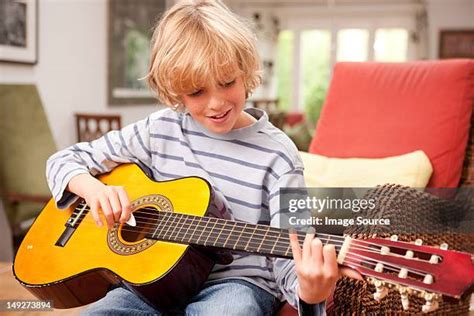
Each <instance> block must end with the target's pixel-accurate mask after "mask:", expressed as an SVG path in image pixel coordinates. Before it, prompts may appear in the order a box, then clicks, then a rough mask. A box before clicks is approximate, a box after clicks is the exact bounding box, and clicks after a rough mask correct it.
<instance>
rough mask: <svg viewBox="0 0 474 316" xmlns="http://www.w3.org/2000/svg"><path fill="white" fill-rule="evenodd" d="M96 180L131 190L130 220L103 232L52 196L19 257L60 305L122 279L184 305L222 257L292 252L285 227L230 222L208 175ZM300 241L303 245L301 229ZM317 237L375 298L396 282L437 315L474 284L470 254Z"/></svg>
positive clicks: (23, 270) (158, 299) (21, 267)
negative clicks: (444, 301)
mask: <svg viewBox="0 0 474 316" xmlns="http://www.w3.org/2000/svg"><path fill="white" fill-rule="evenodd" d="M99 179H100V180H101V181H102V182H103V183H105V184H107V185H121V186H123V187H124V188H125V190H126V191H127V193H128V195H129V197H130V200H131V201H132V212H133V213H132V214H133V219H134V220H133V221H129V222H127V223H125V224H118V223H117V224H115V226H114V227H113V228H112V229H108V228H107V227H106V226H104V227H102V228H99V227H97V226H96V224H95V221H94V220H93V218H92V215H91V214H90V212H89V208H88V206H87V205H86V204H85V202H84V201H79V202H78V203H76V204H75V205H74V206H72V207H70V208H69V209H66V210H59V209H57V208H56V206H55V203H54V201H53V200H50V201H49V202H48V204H47V205H46V206H45V208H44V209H43V211H42V212H41V213H40V214H39V216H38V217H37V218H36V220H35V222H34V223H33V225H32V227H31V228H30V230H29V231H28V233H27V235H26V237H25V238H24V240H23V242H22V244H21V246H20V248H19V250H18V252H17V254H16V257H15V261H14V265H13V270H14V275H15V277H16V278H17V280H18V281H19V282H20V283H21V284H22V285H23V286H25V287H26V288H27V289H28V290H29V291H31V292H32V293H33V294H34V295H35V296H36V297H38V298H40V299H45V300H46V299H47V300H53V302H54V307H55V308H71V307H76V306H80V305H84V304H88V303H91V302H94V301H96V300H98V299H100V298H102V297H103V296H104V295H105V294H106V292H107V291H108V290H109V289H110V287H111V286H112V285H117V284H119V283H123V284H124V285H125V286H127V287H128V288H130V289H131V290H132V291H134V292H135V293H136V294H137V295H139V296H140V297H142V298H143V299H144V300H146V301H147V302H148V303H150V304H152V305H153V306H155V307H157V308H162V309H167V308H169V307H177V306H180V305H184V304H186V302H187V300H188V299H189V298H190V297H192V296H193V295H194V294H195V293H197V292H198V291H199V289H200V288H201V286H202V285H203V283H204V282H205V280H206V278H207V277H208V275H209V273H210V272H211V270H212V268H213V266H214V264H215V263H216V262H220V263H223V262H227V263H229V262H230V261H231V260H232V256H231V253H230V252H235V251H238V252H247V253H253V254H258V255H262V256H272V257H281V258H292V253H291V246H290V242H289V234H288V231H287V230H284V229H280V228H275V227H270V226H265V225H252V224H248V223H244V222H237V221H232V220H230V217H229V216H228V213H227V212H226V208H225V206H224V203H223V202H222V200H220V199H219V198H218V195H216V194H215V193H214V192H213V190H212V188H211V186H210V185H209V183H208V182H207V181H205V180H204V179H201V178H198V177H187V178H182V179H177V180H172V181H164V182H155V181H153V180H150V177H148V176H147V175H146V174H145V172H143V171H142V170H141V169H140V168H139V167H138V166H137V165H134V164H124V165H121V166H119V167H117V168H115V169H114V170H113V171H112V172H110V173H108V174H104V175H101V176H100V177H99ZM298 237H299V239H300V241H301V242H302V241H303V239H304V233H303V232H301V233H298ZM317 237H319V238H320V239H321V240H322V241H323V243H332V244H334V245H335V246H336V250H337V253H338V257H337V259H338V263H339V264H341V265H346V266H349V267H351V268H353V269H355V270H357V271H358V272H359V273H361V274H362V275H364V276H366V278H367V279H368V280H369V282H372V283H373V284H375V286H376V289H377V290H376V292H375V293H374V298H375V299H377V300H380V299H382V298H383V297H384V296H385V295H386V294H387V287H389V286H394V285H395V286H397V287H398V289H399V290H400V293H401V295H402V303H403V302H404V303H403V307H404V308H408V304H409V301H408V294H410V295H420V296H423V297H424V298H425V299H426V304H425V305H424V306H423V311H425V312H427V311H432V310H434V309H436V308H437V306H438V299H439V298H440V297H441V296H442V295H445V296H449V297H454V298H459V297H460V296H461V295H462V294H463V293H464V292H465V291H467V289H468V288H470V287H471V286H472V284H473V283H474V267H473V264H472V262H471V254H468V253H463V252H458V251H452V250H447V249H446V247H443V246H442V247H432V246H426V245H422V244H421V243H420V242H419V241H417V242H415V243H407V242H400V241H397V240H396V238H391V239H382V238H371V239H364V240H357V239H353V238H350V237H347V236H346V237H341V236H335V235H325V234H318V235H317Z"/></svg>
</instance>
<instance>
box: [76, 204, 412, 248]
mask: <svg viewBox="0 0 474 316" xmlns="http://www.w3.org/2000/svg"><path fill="white" fill-rule="evenodd" d="M143 209H146V210H150V211H154V213H145V214H146V215H151V217H154V219H158V218H159V216H160V215H161V214H166V215H169V214H171V216H175V217H178V216H179V215H181V216H188V217H196V218H200V219H213V218H212V217H200V216H193V215H188V214H183V213H168V212H160V211H157V210H156V209H154V208H143ZM155 213H156V214H155ZM81 216H82V217H84V216H85V215H83V214H81ZM134 216H136V215H135V214H134ZM214 219H217V220H221V221H224V222H232V223H245V222H236V221H230V220H226V219H221V218H214ZM180 220H181V219H179V218H178V221H180ZM158 225H159V224H158ZM223 225H225V224H223ZM251 225H254V226H260V227H256V228H255V229H257V228H259V229H262V230H263V231H261V232H262V234H263V233H264V232H265V229H266V228H267V227H268V226H265V225H259V224H251ZM319 235H320V236H329V238H339V239H345V237H343V236H338V235H331V234H324V233H319ZM358 241H359V243H360V244H368V245H372V246H375V247H380V245H379V244H377V243H373V242H366V241H362V240H358ZM406 250H407V249H406Z"/></svg>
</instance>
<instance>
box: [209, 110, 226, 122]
mask: <svg viewBox="0 0 474 316" xmlns="http://www.w3.org/2000/svg"><path fill="white" fill-rule="evenodd" d="M229 113H230V110H227V111H226V112H224V113H221V114H217V115H213V116H209V118H210V119H212V120H214V121H222V120H224V119H225V118H226V117H227V116H228V115H229Z"/></svg>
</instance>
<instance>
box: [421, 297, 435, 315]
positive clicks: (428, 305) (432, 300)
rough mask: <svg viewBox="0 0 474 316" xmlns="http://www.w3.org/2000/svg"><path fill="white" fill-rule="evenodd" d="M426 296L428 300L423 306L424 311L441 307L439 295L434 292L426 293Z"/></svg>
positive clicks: (431, 310) (427, 311)
mask: <svg viewBox="0 0 474 316" xmlns="http://www.w3.org/2000/svg"><path fill="white" fill-rule="evenodd" d="M424 298H425V300H426V302H425V304H424V305H423V306H422V307H421V311H422V312H423V313H429V312H433V311H435V310H437V309H438V308H439V302H438V298H439V296H438V295H436V294H433V293H425V294H424Z"/></svg>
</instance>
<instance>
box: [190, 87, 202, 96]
mask: <svg viewBox="0 0 474 316" xmlns="http://www.w3.org/2000/svg"><path fill="white" fill-rule="evenodd" d="M201 94H202V89H199V90H196V91H194V92H193V93H190V94H188V97H198V96H200V95H201Z"/></svg>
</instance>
